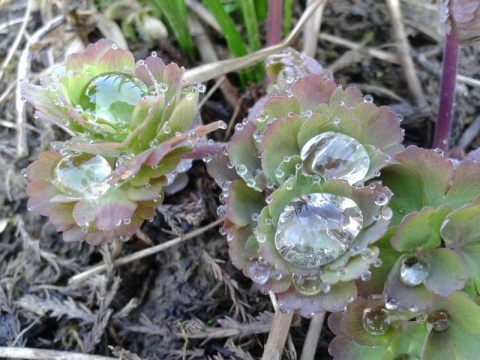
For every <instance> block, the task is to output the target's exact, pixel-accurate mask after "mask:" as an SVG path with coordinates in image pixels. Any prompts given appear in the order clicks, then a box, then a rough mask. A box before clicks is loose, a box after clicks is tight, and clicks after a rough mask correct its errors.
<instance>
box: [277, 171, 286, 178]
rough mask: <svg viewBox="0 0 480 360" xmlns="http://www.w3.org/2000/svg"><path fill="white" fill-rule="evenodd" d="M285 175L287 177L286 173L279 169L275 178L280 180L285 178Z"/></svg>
mask: <svg viewBox="0 0 480 360" xmlns="http://www.w3.org/2000/svg"><path fill="white" fill-rule="evenodd" d="M283 175H285V172H284V171H283V170H282V169H277V170H276V171H275V176H276V177H277V178H279V179H281V178H282V177H283Z"/></svg>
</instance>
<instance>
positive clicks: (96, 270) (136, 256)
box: [68, 219, 223, 285]
mask: <svg viewBox="0 0 480 360" xmlns="http://www.w3.org/2000/svg"><path fill="white" fill-rule="evenodd" d="M222 222H223V219H218V220H216V221H214V222H213V223H211V224H208V225H207V226H204V227H202V228H200V229H197V230H195V231H192V232H191V233H188V234H186V235H184V236H179V237H177V238H175V239H173V240H170V241H167V242H165V243H162V244H158V245H156V246H153V247H151V248H148V249H145V250H141V251H137V252H136V253H133V254H130V255H127V256H124V257H122V258H120V259H118V260H115V261H114V262H113V266H122V265H126V264H129V263H131V262H133V261H136V260H140V259H143V258H144V257H147V256H150V255H154V254H156V253H158V252H160V251H163V250H166V249H168V248H170V247H172V246H174V245H177V244H180V243H182V242H184V241H186V240H190V239H193V238H194V237H197V236H199V235H201V234H203V233H204V232H206V231H208V230H210V229H212V228H214V227H215V226H218V225H220V224H221V223H222ZM106 270H107V265H106V264H101V265H97V266H94V267H92V268H90V269H88V270H86V271H84V272H81V273H80V274H77V275H75V276H72V277H71V278H70V279H69V280H68V284H69V285H72V284H76V283H79V282H82V281H85V280H87V279H88V278H90V277H91V276H92V275H96V274H101V273H103V272H104V271H106Z"/></svg>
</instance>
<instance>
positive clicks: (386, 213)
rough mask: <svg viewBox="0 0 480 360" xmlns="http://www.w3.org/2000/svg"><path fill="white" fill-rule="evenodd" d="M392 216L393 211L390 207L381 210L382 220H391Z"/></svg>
mask: <svg viewBox="0 0 480 360" xmlns="http://www.w3.org/2000/svg"><path fill="white" fill-rule="evenodd" d="M392 217H393V211H392V209H390V208H386V209H384V210H383V211H382V218H383V219H384V220H391V219H392Z"/></svg>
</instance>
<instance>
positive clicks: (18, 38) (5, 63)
mask: <svg viewBox="0 0 480 360" xmlns="http://www.w3.org/2000/svg"><path fill="white" fill-rule="evenodd" d="M32 3H33V0H28V1H27V8H26V10H25V16H24V18H23V23H22V26H21V27H20V30H19V31H18V33H17V36H16V37H15V41H14V42H13V44H12V46H11V47H10V50H9V51H8V54H7V56H5V59H4V60H3V63H2V68H1V70H0V80H1V79H2V77H3V74H4V73H5V68H6V67H7V66H8V64H9V63H10V60H12V57H13V55H14V54H15V51H17V49H18V45H20V41H22V38H23V35H24V34H25V30H26V29H27V24H28V21H29V20H30V13H31V12H32Z"/></svg>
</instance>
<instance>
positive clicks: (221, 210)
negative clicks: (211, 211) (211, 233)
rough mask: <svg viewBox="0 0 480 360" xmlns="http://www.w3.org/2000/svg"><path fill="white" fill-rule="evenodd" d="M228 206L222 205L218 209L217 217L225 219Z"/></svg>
mask: <svg viewBox="0 0 480 360" xmlns="http://www.w3.org/2000/svg"><path fill="white" fill-rule="evenodd" d="M226 210H227V208H226V206H225V205H220V206H219V207H218V208H217V215H218V216H219V217H221V218H223V217H225V215H226V213H227V212H226Z"/></svg>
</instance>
